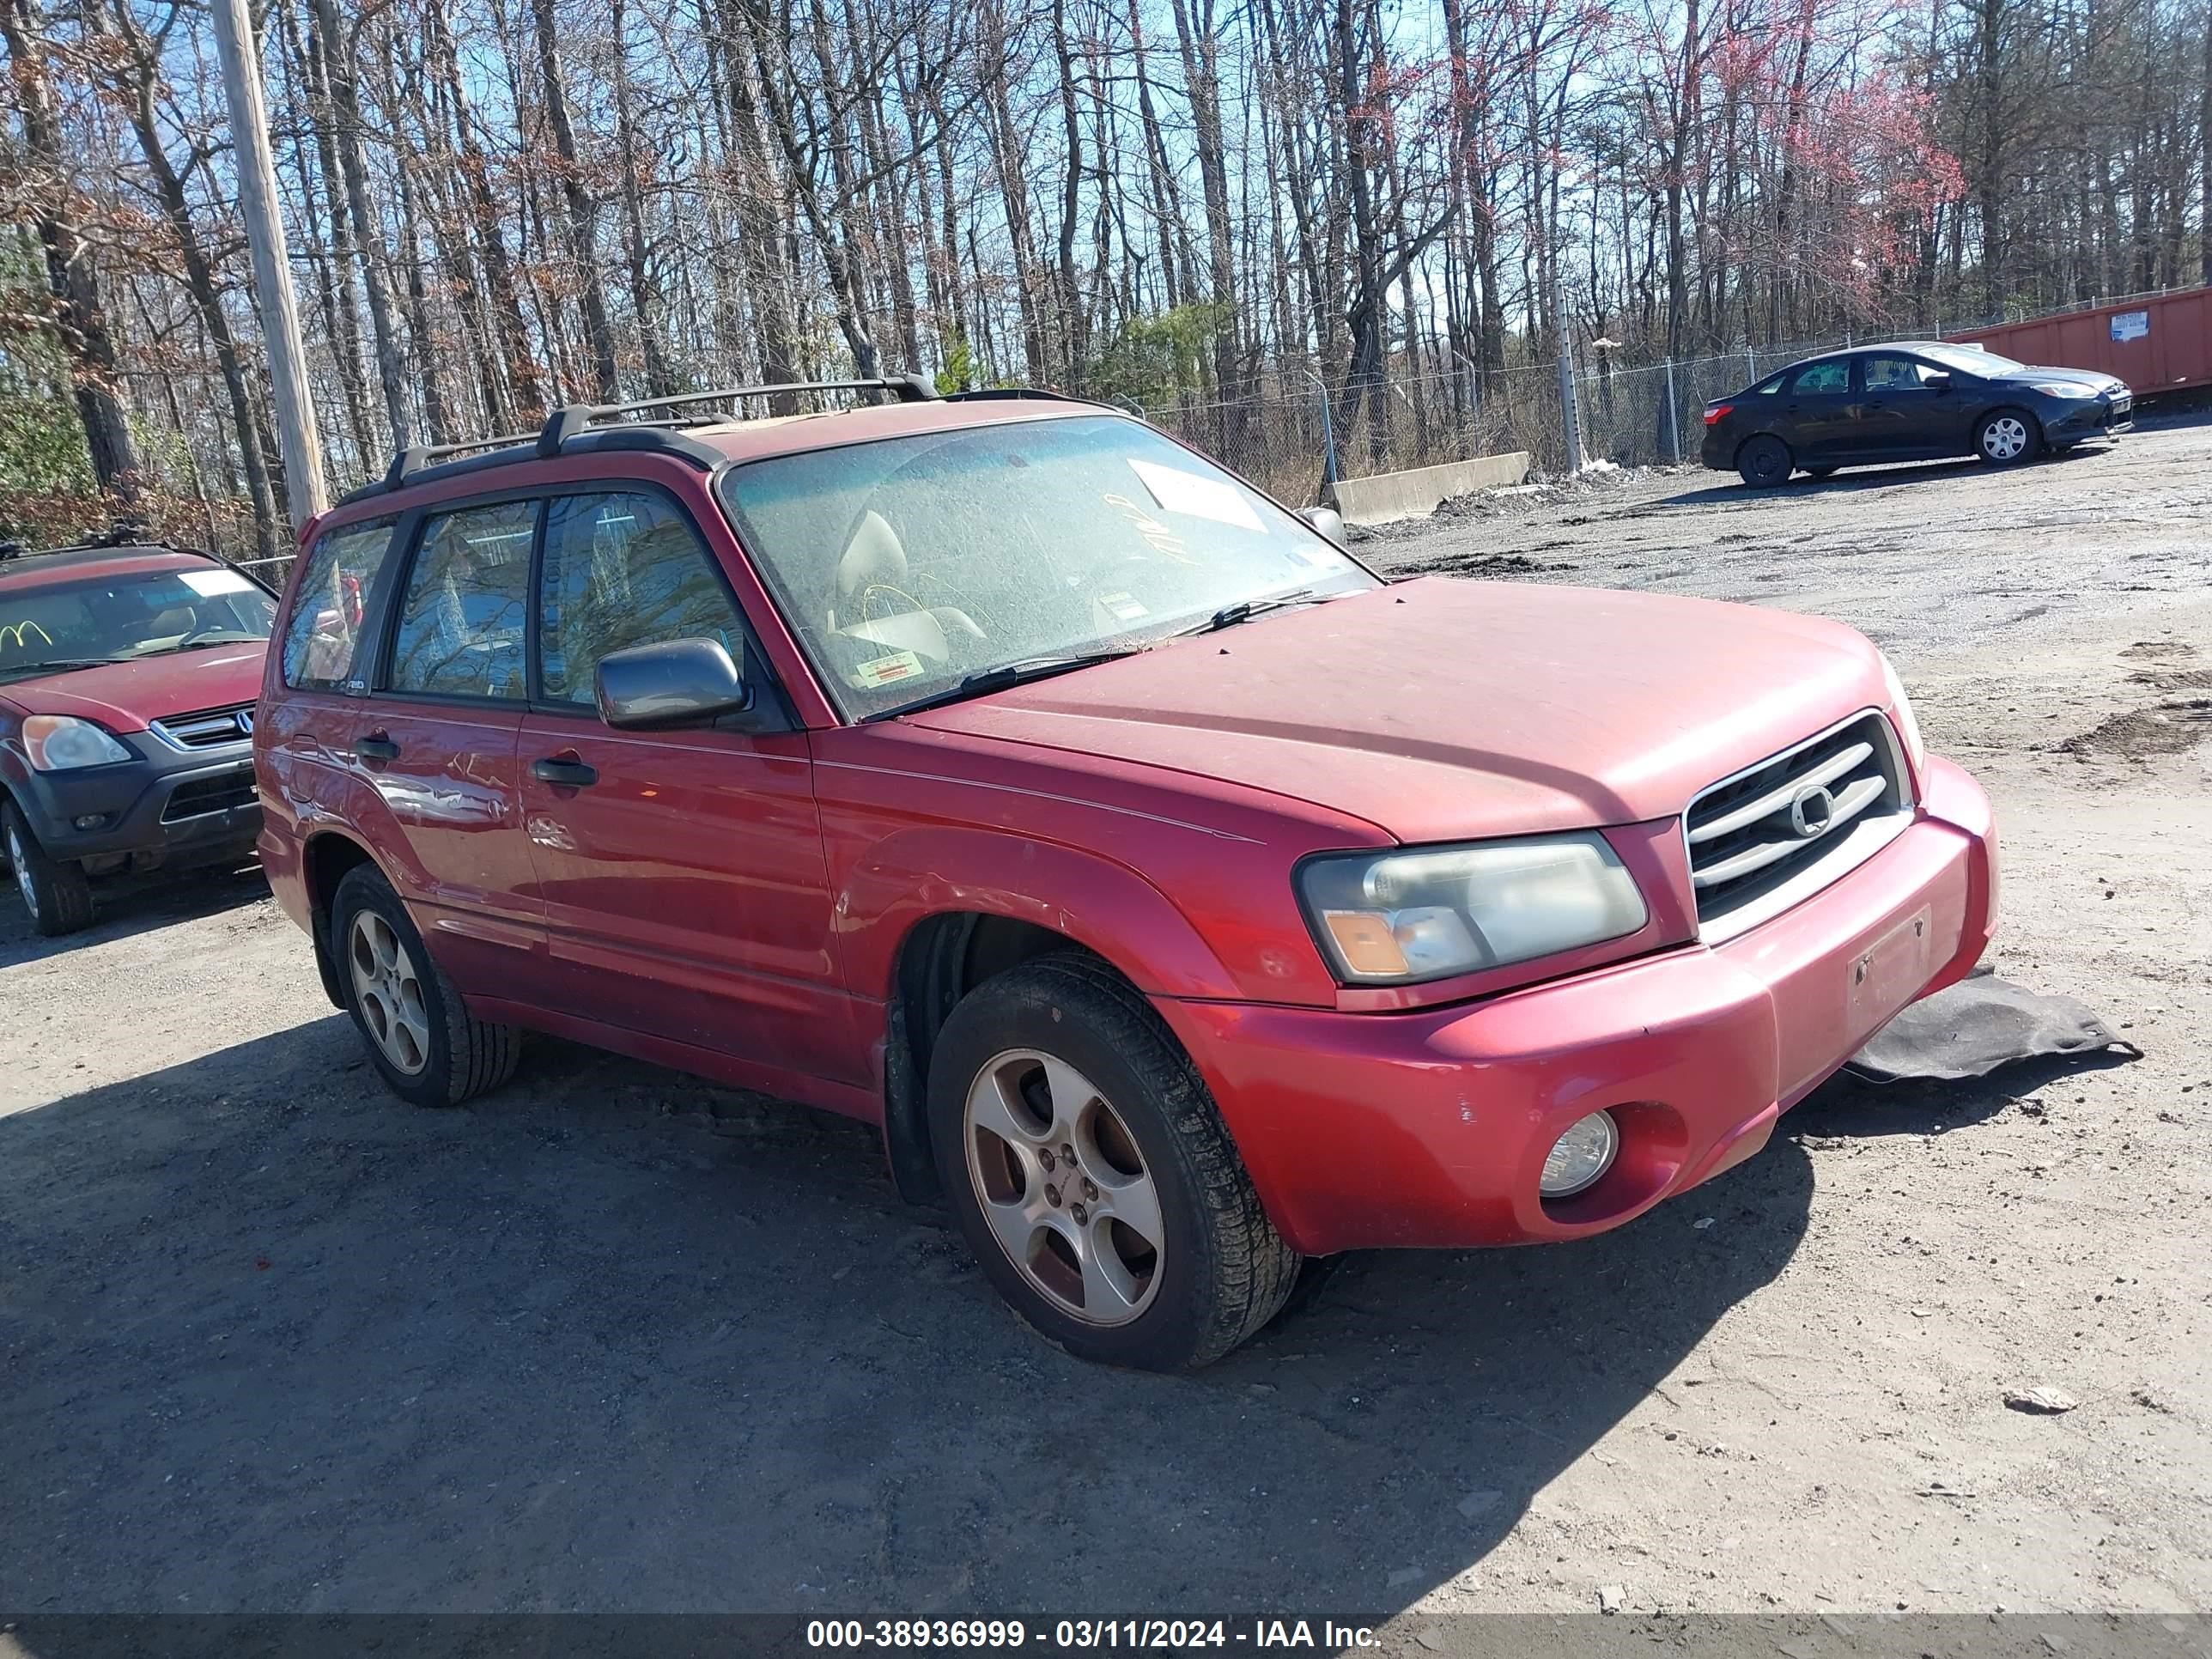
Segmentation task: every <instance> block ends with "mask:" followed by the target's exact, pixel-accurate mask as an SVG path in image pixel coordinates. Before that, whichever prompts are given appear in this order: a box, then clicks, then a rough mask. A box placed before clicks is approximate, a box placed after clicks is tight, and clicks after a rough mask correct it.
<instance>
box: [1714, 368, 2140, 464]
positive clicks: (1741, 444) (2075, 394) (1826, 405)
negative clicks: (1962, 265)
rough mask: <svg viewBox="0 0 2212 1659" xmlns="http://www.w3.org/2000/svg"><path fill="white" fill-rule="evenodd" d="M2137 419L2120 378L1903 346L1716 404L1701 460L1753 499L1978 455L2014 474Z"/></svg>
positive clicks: (1793, 373)
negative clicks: (1835, 478) (1803, 484)
mask: <svg viewBox="0 0 2212 1659" xmlns="http://www.w3.org/2000/svg"><path fill="white" fill-rule="evenodd" d="M2134 408H2135V398H2134V394H2133V393H2131V392H2130V391H2129V390H2128V388H2127V386H2126V385H2125V384H2124V382H2122V381H2119V380H2114V379H2113V378H2112V376H2111V375H2109V374H2096V373H2093V371H2091V370H2088V369H2082V368H2030V367H2029V366H2028V365H2027V364H2026V363H2016V362H2013V360H2012V359H2011V358H2009V357H2000V356H1997V355H1996V353H1995V352H1990V351H1983V350H1980V349H1977V348H1975V347H1973V346H1962V345H1947V344H1944V343H1942V342H1939V341H1923V340H1904V341H1899V342H1896V343H1892V344H1889V345H1875V346H1859V347H1856V348H1854V349H1851V350H1849V351H1837V352H1832V353H1830V354H1829V355H1828V356H1825V357H1813V358H1808V360H1807V361H1805V362H1802V363H1792V364H1791V365H1790V367H1789V368H1785V369H1784V370H1783V371H1782V372H1781V373H1780V374H1772V375H1769V376H1768V377H1767V378H1766V379H1765V380H1761V381H1760V382H1759V384H1758V385H1757V386H1752V387H1749V388H1747V390H1745V391H1742V392H1736V393H1735V395H1733V396H1732V397H1727V398H1721V399H1719V400H1718V401H1717V402H1715V403H1711V404H1706V405H1705V447H1704V448H1703V449H1702V450H1701V451H1700V452H1699V459H1702V460H1703V461H1704V462H1705V465H1707V466H1710V467H1712V468H1714V469H1715V470H1717V471H1723V472H1727V471H1735V472H1738V473H1741V475H1742V477H1743V481H1744V483H1747V484H1749V485H1751V486H1753V488H1754V489H1756V488H1761V487H1764V486H1767V485H1771V484H1778V483H1787V482H1788V480H1789V477H1790V474H1791V473H1792V472H1798V471H1803V472H1809V473H1811V474H1812V475H1813V476H1814V477H1816V478H1825V477H1827V476H1828V474H1830V473H1831V472H1833V471H1835V470H1836V469H1837V468H1838V467H1839V466H1869V465H1879V464H1880V463H1882V462H1885V461H1933V460H1942V459H1947V458H1948V457H1951V456H1954V455H1978V456H1979V457H1980V458H1981V459H1983V460H1984V461H1987V462H1989V463H1990V465H1993V466H2009V465H2012V464H2013V463H2015V462H2016V461H2025V460H2030V459H2033V458H2034V457H2035V456H2037V455H2039V454H2040V453H2043V452H2045V450H2065V449H2071V448H2072V447H2074V446H2075V444H2078V443H2080V442H2081V441H2083V440H2084V439H2087V438H2108V437H2111V436H2112V435H2115V434H2117V433H2120V432H2124V431H2126V430H2127V428H2128V427H2129V426H2130V424H2131V423H2132V421H2133V415H2134Z"/></svg>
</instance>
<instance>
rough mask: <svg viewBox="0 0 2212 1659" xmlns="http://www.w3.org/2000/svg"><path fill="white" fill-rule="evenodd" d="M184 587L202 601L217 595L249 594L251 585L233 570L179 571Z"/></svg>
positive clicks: (251, 588)
mask: <svg viewBox="0 0 2212 1659" xmlns="http://www.w3.org/2000/svg"><path fill="white" fill-rule="evenodd" d="M177 574H179V576H182V577H183V578H184V579H185V586H187V587H189V588H191V590H192V592H195V593H197V594H198V595H199V596H200V597H201V598H202V599H213V598H214V597H215V596H216V594H218V593H251V592H252V591H253V584H252V582H250V581H248V580H246V578H245V577H243V576H241V575H240V574H238V572H236V571H235V570H179V572H178V573H177Z"/></svg>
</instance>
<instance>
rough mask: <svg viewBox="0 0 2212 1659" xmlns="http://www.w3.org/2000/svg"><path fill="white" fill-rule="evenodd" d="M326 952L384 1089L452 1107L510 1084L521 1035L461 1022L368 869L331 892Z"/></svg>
mask: <svg viewBox="0 0 2212 1659" xmlns="http://www.w3.org/2000/svg"><path fill="white" fill-rule="evenodd" d="M331 947H332V949H333V950H334V951H335V952H336V954H337V981H338V988H339V992H340V994H342V995H343V997H344V998H345V1009H346V1012H348V1013H349V1014H351V1015H352V1016H353V1023H354V1028H355V1029H356V1030H358V1031H359V1032H360V1033H361V1036H362V1042H363V1043H364V1044H365V1045H366V1046H367V1047H368V1057H369V1060H371V1061H372V1062H373V1063H374V1065H375V1066H376V1070H377V1074H378V1075H379V1076H380V1077H381V1078H382V1079H384V1085H385V1087H386V1088H387V1089H389V1090H391V1091H392V1093H394V1094H396V1095H398V1097H400V1098H401V1099H402V1100H406V1101H411V1102H413V1103H415V1104H416V1105H417V1106H458V1105H459V1104H460V1103H462V1102H463V1101H465V1100H471V1099H473V1098H475V1097H477V1096H478V1095H480V1094H483V1093H484V1092H485V1091H488V1090H491V1089H496V1088H497V1087H498V1086H499V1085H501V1084H502V1083H504V1082H506V1081H507V1079H509V1078H510V1077H513V1075H514V1066H515V1062H516V1061H517V1060H520V1058H521V1057H522V1036H521V1033H520V1032H519V1031H517V1030H515V1029H514V1028H513V1026H512V1025H494V1024H490V1023H489V1021H486V1020H481V1019H477V1018H474V1017H472V1016H471V1014H470V1012H469V1011H468V1009H467V1008H466V1006H464V1005H463V1003H462V1001H461V994H460V992H459V991H458V990H456V989H455V988H454V986H453V981H451V980H450V979H448V978H447V977H446V974H445V970H444V969H441V968H440V967H439V966H438V964H437V963H435V961H433V960H432V959H431V956H430V953H429V951H428V950H426V949H424V948H423V945H422V934H420V933H417V932H416V930H415V924H414V923H413V922H412V921H409V920H408V916H407V907H406V906H405V905H404V904H402V903H400V902H399V896H398V894H397V893H395V892H393V891H392V887H391V884H390V883H388V882H386V880H385V879H384V877H383V876H382V875H381V874H380V872H378V871H377V870H376V869H375V867H374V866H371V865H366V864H363V865H358V866H356V867H355V868H354V869H352V870H351V871H349V872H347V875H346V878H345V879H344V880H343V881H341V882H340V883H339V884H338V890H337V895H336V896H335V897H334V898H333V899H332V901H331Z"/></svg>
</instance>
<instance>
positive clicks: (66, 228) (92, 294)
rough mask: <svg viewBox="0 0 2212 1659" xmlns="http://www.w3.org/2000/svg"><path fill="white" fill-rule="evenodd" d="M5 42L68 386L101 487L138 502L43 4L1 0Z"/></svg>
mask: <svg viewBox="0 0 2212 1659" xmlns="http://www.w3.org/2000/svg"><path fill="white" fill-rule="evenodd" d="M0 40H4V41H5V42H6V43H7V46H8V58H9V64H11V66H12V67H13V68H14V70H15V88H16V94H17V102H18V106H19V107H20V109H21V113H22V119H23V140H24V149H25V150H26V151H27V155H28V157H29V161H30V164H31V166H32V167H33V168H34V169H35V170H36V172H37V173H39V174H40V175H41V176H42V177H43V178H44V179H46V181H48V182H47V183H46V186H45V189H44V191H42V201H41V210H40V214H39V218H38V235H39V246H40V249H41V250H42V251H43V252H44V253H45V255H46V289H47V293H48V295H49V298H50V301H51V302H52V307H53V327H54V331H55V332H56V334H58V336H59V337H60V340H61V345H62V349H63V351H64V354H65V355H66V356H68V358H69V362H70V391H71V393H72V395H73V396H74V398H75V399H76V412H77V419H78V420H79V422H82V425H83V427H84V441H85V448H86V451H87V453H88V455H89V456H90V459H91V461H92V476H93V477H94V481H95V482H97V483H98V484H99V485H100V489H103V490H106V491H107V492H109V493H111V494H112V495H115V496H116V497H117V498H118V500H120V501H124V502H125V503H127V504H135V503H136V502H137V501H138V499H139V490H140V482H141V481H140V477H139V471H138V454H137V448H136V447H134V446H133V444H132V442H131V422H130V418H129V416H126V415H125V413H124V409H123V404H122V402H121V400H120V399H118V398H117V397H116V395H115V391H116V386H117V381H116V378H115V345H114V342H113V340H112V337H110V335H109V333H108V330H107V315H106V312H105V311H104V310H103V309H102V307H101V306H100V287H99V283H98V282H97V281H96V280H95V279H94V275H93V268H92V249H91V248H90V246H88V245H87V243H86V242H85V240H84V239H83V238H82V237H81V236H80V235H78V234H77V231H76V226H75V225H74V224H73V223H72V222H71V217H72V216H71V215H70V213H69V211H68V197H67V193H66V192H65V191H64V189H63V185H62V180H63V178H64V157H63V149H62V131H61V123H60V119H59V118H58V112H57V111H56V108H55V105H54V93H53V84H52V81H51V80H50V79H49V78H48V75H47V69H46V48H47V41H46V20H45V18H44V17H43V16H42V15H40V10H39V4H38V0H0Z"/></svg>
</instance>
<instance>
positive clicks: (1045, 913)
mask: <svg viewBox="0 0 2212 1659" xmlns="http://www.w3.org/2000/svg"><path fill="white" fill-rule="evenodd" d="M953 911H972V912H975V913H977V914H980V915H996V916H1005V917H1007V918H1008V919H1010V920H1012V921H1026V922H1031V923H1034V924H1035V925H1036V926H1037V927H1046V928H1049V929H1051V930H1052V931H1053V932H1054V933H1061V934H1064V935H1066V937H1067V938H1069V939H1073V940H1074V941H1075V942H1076V943H1077V944H1079V945H1083V946H1085V948H1086V949H1089V950H1091V951H1096V952H1097V954H1098V955H1100V956H1101V957H1104V958H1105V959H1106V960H1107V961H1108V962H1109V963H1112V964H1113V965H1114V966H1115V968H1116V969H1119V970H1120V971H1121V974H1122V975H1125V976H1126V977H1127V979H1128V980H1129V981H1131V982H1132V983H1133V984H1134V985H1135V986H1136V987H1137V988H1138V989H1139V990H1140V991H1144V992H1146V993H1148V994H1152V995H1155V996H1170V997H1182V998H1194V999H1200V1000H1220V999H1233V998H1237V997H1240V996H1243V995H1244V994H1246V993H1245V991H1244V989H1243V987H1241V986H1240V985H1239V984H1238V982H1237V978H1236V976H1235V975H1232V974H1231V972H1230V971H1229V969H1227V968H1226V967H1225V966H1224V965H1223V963H1222V962H1221V960H1220V958H1219V957H1218V956H1217V955H1216V954H1215V953H1214V951H1212V948H1211V947H1210V946H1209V945H1207V944H1206V941H1205V939H1202V938H1200V935H1199V933H1198V930H1197V929H1196V928H1195V927H1193V926H1192V925H1191V923H1190V921H1189V920H1188V918H1187V917H1186V916H1185V915H1183V914H1182V911H1181V910H1179V909H1177V908H1176V906H1175V905H1174V904H1173V903H1172V902H1170V900H1169V899H1168V897H1167V896H1166V895H1164V893H1162V892H1161V891H1160V890H1158V888H1156V887H1154V886H1153V885H1152V884H1151V883H1150V882H1148V881H1146V879H1145V878H1143V877H1142V876H1140V875H1139V874H1137V873H1136V872H1134V871H1133V870H1131V869H1129V868H1128V867H1127V866H1124V865H1120V864H1116V863H1115V862H1113V861H1112V860H1109V859H1106V858H1103V857H1101V856H1099V855H1098V854H1095V853H1087V852H1082V851H1079V850H1077V849H1075V848H1069V847H1063V846H1060V845H1058V844H1056V843H1054V842H1040V841H1035V840H1031V839H1030V838H1028V837H1026V836H1015V835H1007V834H1001V833H999V832H996V831H992V830H986V829H956V828H950V827H945V826H926V827H917V828H915V829H904V830H901V831H899V832H898V833H896V834H895V835H891V836H886V837H885V838H884V840H882V841H880V842H877V843H875V844H874V845H873V846H872V847H871V848H868V849H867V851H866V853H865V854H863V855H862V856H861V858H860V860H858V861H857V862H856V863H854V866H852V868H851V869H849V870H848V871H847V872H845V873H844V877H843V879H842V882H841V883H840V884H839V889H838V893H837V904H836V938H837V948H838V953H839V958H840V960H841V962H842V965H843V968H844V971H845V982H846V984H847V985H848V986H849V987H851V988H852V989H853V991H854V992H855V993H856V994H860V995H862V996H866V997H873V998H878V999H881V1000H886V1001H888V1000H890V998H891V997H892V996H893V994H894V992H895V987H894V985H893V978H894V975H895V973H896V964H897V962H898V953H899V947H900V945H902V943H903V942H904V940H905V939H906V936H907V934H908V933H909V932H911V931H912V930H913V929H914V927H915V926H917V925H918V924H919V923H921V922H922V921H926V920H927V918H929V917H931V916H933V915H945V914H946V913H948V912H953Z"/></svg>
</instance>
